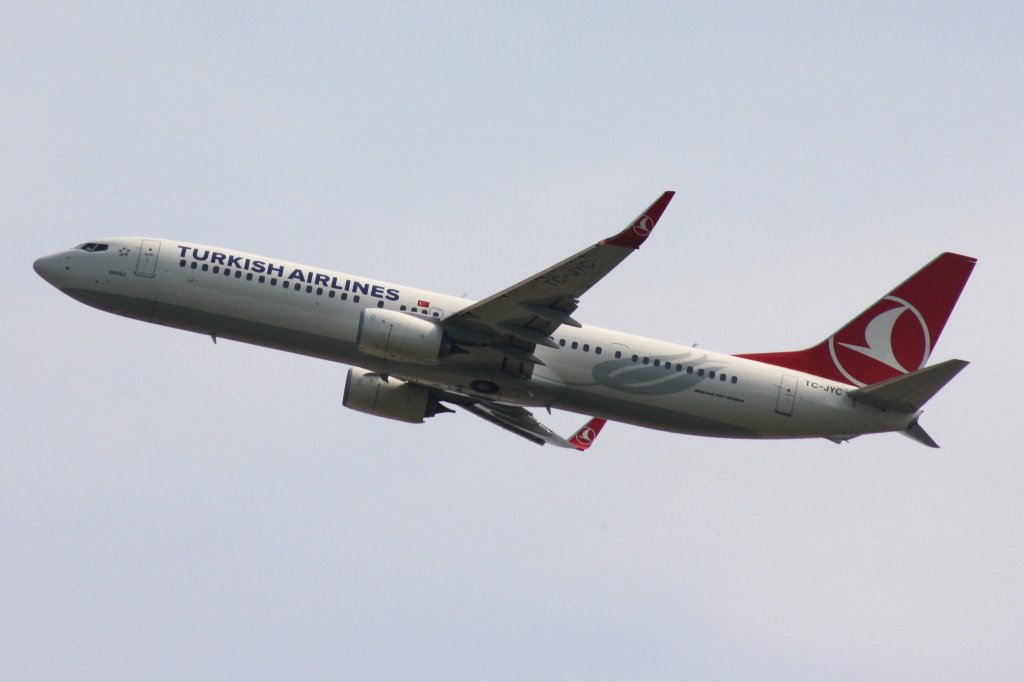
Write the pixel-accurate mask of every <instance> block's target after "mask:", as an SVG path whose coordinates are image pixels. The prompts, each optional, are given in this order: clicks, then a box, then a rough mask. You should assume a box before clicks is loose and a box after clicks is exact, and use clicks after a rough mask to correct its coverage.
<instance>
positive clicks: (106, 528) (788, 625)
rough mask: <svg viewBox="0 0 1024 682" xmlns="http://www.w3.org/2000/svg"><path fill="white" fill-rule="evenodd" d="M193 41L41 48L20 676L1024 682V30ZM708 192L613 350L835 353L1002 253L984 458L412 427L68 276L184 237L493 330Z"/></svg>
mask: <svg viewBox="0 0 1024 682" xmlns="http://www.w3.org/2000/svg"><path fill="white" fill-rule="evenodd" d="M151 4H152V3H46V2H31V3H28V2H24V3H8V4H7V6H5V7H4V9H3V12H2V20H0V102H2V104H3V105H2V106H0V159H2V163H0V216H2V222H0V224H2V226H3V227H2V229H3V234H4V246H5V248H4V254H5V257H4V262H5V267H4V268H2V269H0V285H2V290H3V292H4V295H3V296H2V297H0V306H2V313H3V318H4V320H5V325H4V328H5V331H4V332H3V335H2V337H0V339H2V351H3V352H2V353H0V362H2V363H3V385H4V390H3V392H2V394H0V401H2V403H0V442H2V444H3V445H2V447H0V547H2V549H0V670H3V671H4V672H3V674H2V676H3V677H4V678H6V679H19V680H67V679H76V680H105V681H106V680H139V679H154V680H178V679H188V680H206V679H247V680H248V679H379V680H403V681H404V680H445V681H451V680H473V681H476V680H492V679H493V680H503V679H504V680H626V679H645V680H681V679H722V680H735V679H776V680H822V679H829V680H862V679H871V680H879V679H893V680H907V679H920V680H935V679H964V680H967V679H970V680H976V679H987V680H1019V679H1021V678H1022V677H1024V651H1022V650H1021V624H1022V622H1024V587H1022V581H1021V575H1022V574H1024V520H1022V519H1024V514H1022V512H1024V502H1022V499H1024V497H1022V494H1024V455H1022V454H1021V451H1022V447H1021V431H1020V427H1019V424H1018V423H1017V420H1018V419H1019V418H1020V403H1021V400H1020V396H1019V392H1020V390H1021V385H1022V380H1024V372H1022V363H1021V361H1020V338H1021V336H1022V333H1024V323H1022V315H1021V311H1022V304H1021V291H1022V286H1021V281H1022V280H1021V274H1020V263H1021V256H1020V254H1021V248H1022V246H1024V244H1022V241H1024V239H1022V237H1021V227H1022V224H1021V223H1022V220H1021V216H1022V208H1024V199H1022V197H1024V192H1022V181H1024V144H1022V143H1024V133H1022V120H1024V48H1022V47H1021V45H1022V43H1021V36H1024V9H1022V5H1021V4H1020V3H1019V2H1005V3H999V2H974V3H963V2H957V3H946V2H902V3H892V2H878V3H826V4H825V5H826V6H822V3H801V2H784V3H772V4H771V5H772V6H771V7H770V8H767V7H764V6H763V4H762V3H757V4H751V6H743V5H742V4H740V5H735V4H727V3H681V2H665V3H648V2H634V3H629V7H628V8H626V5H625V4H623V3H604V4H602V3H593V2H565V3H555V5H556V6H552V3H550V2H517V3H508V6H507V7H486V6H482V5H481V4H480V3H477V2H465V3H410V4H408V5H404V4H395V3H366V2H361V3H347V2H322V3H282V4H281V5H279V6H275V5H268V4H262V3H234V2H232V3H221V4H218V5H215V6H213V5H211V4H210V3H169V4H168V6H167V7H166V8H164V9H158V8H152V7H150V6H149V5H151ZM666 189H674V190H677V192H678V194H677V196H676V199H675V201H674V202H673V204H672V205H671V206H670V207H669V209H668V211H667V212H666V214H665V216H664V218H663V219H662V222H661V223H660V224H659V225H658V229H657V230H656V231H655V233H654V234H653V236H652V238H651V239H650V240H649V241H648V242H647V244H646V245H645V246H644V248H643V249H641V250H640V251H639V252H638V253H637V254H635V255H634V256H633V257H631V258H630V259H629V260H628V261H627V262H626V263H624V264H623V265H622V267H620V268H619V269H617V270H616V271H615V272H614V273H612V275H610V276H609V277H608V278H606V279H605V280H604V281H602V282H601V283H600V284H599V285H598V286H597V287H595V288H594V289H593V290H592V291H591V292H590V293H589V294H588V295H587V296H586V297H585V299H584V300H583V303H582V305H581V308H580V310H579V313H578V317H579V318H580V319H581V320H583V321H585V322H589V323H593V324H598V325H601V326H606V327H611V328H616V329H623V330H627V331H629V332H632V333H636V334H641V335H646V336H652V337H657V338H665V339H671V340H674V341H678V342H681V343H694V342H697V343H700V344H701V345H702V346H704V347H708V348H713V349H716V350H722V351H727V352H754V351H773V350H786V349H795V348H799V347H803V346H806V345H810V344H812V343H815V342H817V341H818V340H820V339H821V338H824V337H825V336H826V335H828V334H829V333H830V332H832V331H833V330H834V329H835V328H837V327H838V326H839V325H841V324H842V323H843V322H845V321H846V320H847V319H849V318H850V317H852V316H853V315H854V314H855V313H857V312H859V311H860V310H861V309H863V308H864V307H866V306H867V305H868V304H870V303H871V302H872V301H874V300H875V299H877V298H878V297H879V296H881V295H882V294H884V293H885V292H887V291H888V290H889V289H890V288H891V287H892V286H893V285H895V284H897V283H898V282H900V281H901V280H902V279H903V278H905V277H906V276H907V275H909V274H910V273H912V272H913V271H914V270H916V269H917V268H918V267H920V266H921V265H923V264H924V263H925V262H927V261H928V260H930V259H931V258H933V257H934V256H935V255H936V254H938V253H940V252H942V251H947V250H948V251H956V252H960V253H965V254H968V255H971V256H975V257H977V258H978V259H979V264H978V267H977V268H976V270H975V273H974V276H973V277H972V279H971V281H970V282H969V283H968V285H967V288H966V290H965V292H964V295H963V297H962V298H961V301H960V304H959V306H958V307H957V309H956V310H955V312H954V314H953V316H952V318H951V320H950V322H949V324H948V326H947V328H946V331H945V334H944V335H943V338H942V340H941V342H940V343H939V344H938V346H937V348H936V350H935V352H934V354H933V356H932V357H933V360H943V359H948V358H953V357H956V358H964V359H967V360H971V361H972V365H971V366H970V367H969V368H968V369H967V370H966V371H964V372H963V373H962V374H961V375H960V376H959V377H957V378H956V380H955V381H953V382H952V383H951V384H950V385H949V386H948V387H947V388H946V389H944V390H943V391H942V392H941V393H940V394H939V395H938V397H937V398H935V399H934V401H933V402H932V403H930V404H929V405H928V409H927V414H926V415H925V417H924V418H923V420H922V424H923V425H924V426H925V427H926V428H927V430H928V431H929V433H931V435H932V436H933V437H934V438H935V439H936V440H937V441H938V442H939V443H940V444H941V445H942V449H941V450H938V451H933V450H930V449H927V448H925V447H922V446H921V445H919V444H917V443H914V442H912V441H911V440H909V439H907V438H904V437H902V436H900V435H896V434H889V435H881V436H871V437H864V438H860V439H857V440H854V441H853V442H852V443H850V444H846V445H842V446H836V445H834V444H832V443H830V442H827V441H824V440H822V441H804V442H746V441H729V440H715V439H704V438H696V437H687V436H679V435H671V434H665V433H660V432H656V431H648V430H643V429H639V428H635V427H631V426H626V425H622V424H615V423H610V424H609V425H608V426H607V427H606V428H605V430H604V432H603V434H602V436H601V439H600V440H599V441H598V443H597V446H596V447H594V448H593V449H591V450H590V451H589V452H588V453H587V454H586V455H580V454H576V453H571V452H566V451H562V450H558V449H554V448H550V447H545V448H540V447H536V446H534V445H532V444H530V443H528V442H526V441H524V440H521V439H519V438H516V437H514V436H512V435H510V434H508V433H506V432H504V431H502V430H500V429H496V428H494V427H493V426H491V425H489V424H487V423H485V422H483V421H482V420H479V419H476V418H474V417H472V416H471V415H468V414H465V413H460V414H456V415H442V416H440V417H438V418H436V419H433V420H429V421H428V423H426V424H424V425H419V426H411V425H406V424H400V423H397V422H392V421H388V420H384V419H377V418H373V417H370V416H366V415H362V414H359V413H356V412H352V411H349V410H345V409H343V408H342V406H341V394H342V388H343V384H344V377H345V371H346V367H344V366H342V365H334V364H330V363H326V362H322V361H317V360H312V359H308V358H303V357H299V356H293V355H289V354H286V353H281V352H276V351H270V350H265V349H260V348H256V347H250V346H245V345H242V344H237V343H231V342H221V343H220V344H218V345H214V344H212V343H211V342H210V339H209V338H207V337H203V336H200V335H196V334H188V333H185V332H180V331H175V330H169V329H164V328H161V327H157V326H152V325H146V324H142V323H139V322H135V321H131V320H127V319H123V318H119V317H115V316H112V315H108V314H105V313H101V312H99V311H96V310H93V309H91V308H88V307H86V306H83V305H81V304H79V303H77V302H75V301H73V300H71V299H70V298H68V297H66V296H63V295H62V294H60V293H59V292H58V291H56V290H55V289H53V288H52V287H50V286H49V285H48V284H46V283H45V282H44V281H43V280H41V279H40V278H38V277H37V276H36V275H35V274H34V273H33V272H32V261H33V259H35V258H36V257H38V256H40V255H43V254H47V253H51V252H54V251H57V250H60V249H62V248H66V247H70V246H73V245H74V244H77V243H80V242H83V241H87V240H91V239H96V238H98V237H102V236H112V235H148V236H159V237H167V238H172V239H180V240H185V241H192V242H199V243H207V244H217V245H224V246H230V247H234V248H237V249H240V250H246V251H252V252H256V253H262V254H267V255H272V256H275V257H278V258H282V259H290V260H295V261H299V262H305V263H309V264H311V265H318V266H321V267H324V268H331V269H338V270H343V271H346V272H351V273H356V274H362V275H367V276H371V277H375V278H380V279H384V280H388V281H393V282H398V283H401V284H407V285H414V286H422V287H425V288H429V289H432V290H437V291H443V292H447V293H452V294H456V295H462V294H466V295H467V296H469V297H470V298H481V297H484V296H487V295H489V294H491V293H493V292H495V291H498V290H500V289H502V288H504V287H506V286H508V285H510V284H512V283H514V282H516V281H518V280H519V279H521V278H523V277H525V276H527V275H529V274H532V273H534V272H536V271H538V270H540V269H542V268H544V267H546V266H548V265H550V264H552V263H554V262H556V261H558V260H560V259H562V258H563V257H565V256H567V255H569V254H571V253H574V252H575V251H577V250H579V249H580V248H583V247H584V246H586V245H588V244H590V243H592V242H594V241H596V240H597V239H599V238H602V237H605V236H608V235H610V234H613V233H614V232H616V231H617V230H619V229H621V228H622V227H624V226H625V225H626V224H627V222H628V221H629V220H630V219H632V218H633V216H635V215H636V214H637V212H638V211H639V210H640V209H642V208H643V207H644V206H646V205H647V204H648V203H650V202H651V201H652V200H653V199H654V198H655V197H657V196H658V194H659V193H660V192H662V191H663V190H666ZM545 420H546V421H547V422H548V423H550V425H551V426H553V427H554V428H555V429H556V430H559V431H561V432H563V433H565V432H570V431H571V430H572V429H573V428H575V427H576V426H577V425H578V424H579V423H581V422H582V418H581V417H579V416H577V415H566V414H557V413H556V414H555V415H554V416H553V417H550V418H547V417H545Z"/></svg>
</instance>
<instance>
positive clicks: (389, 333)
mask: <svg viewBox="0 0 1024 682" xmlns="http://www.w3.org/2000/svg"><path fill="white" fill-rule="evenodd" d="M356 346H357V347H358V348H359V351H360V352H362V353H367V354H369V355H373V356H375V357H378V358H385V359H386V360H396V361H398V362H414V363H417V364H420V365H430V364H434V363H436V362H438V361H439V360H440V358H442V357H444V356H445V355H448V354H449V353H450V352H451V343H450V342H448V340H447V339H446V338H445V335H444V330H443V329H441V327H440V326H438V325H437V324H436V323H434V322H431V321H430V320H425V319H422V318H419V317H415V316H413V315H408V314H406V313H402V312H399V311H396V310H381V309H380V308H366V309H364V310H363V312H362V314H361V315H360V316H359V333H358V335H357V336H356Z"/></svg>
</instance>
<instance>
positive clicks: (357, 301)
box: [352, 294, 359, 303]
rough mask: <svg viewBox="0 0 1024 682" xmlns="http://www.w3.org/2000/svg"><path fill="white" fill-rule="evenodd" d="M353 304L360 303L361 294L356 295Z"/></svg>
mask: <svg viewBox="0 0 1024 682" xmlns="http://www.w3.org/2000/svg"><path fill="white" fill-rule="evenodd" d="M352 302H353V303H359V294H356V295H355V296H353V297H352Z"/></svg>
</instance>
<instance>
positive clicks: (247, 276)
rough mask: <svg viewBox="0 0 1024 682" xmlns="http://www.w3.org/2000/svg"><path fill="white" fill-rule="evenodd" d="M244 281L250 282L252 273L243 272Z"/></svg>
mask: <svg viewBox="0 0 1024 682" xmlns="http://www.w3.org/2000/svg"><path fill="white" fill-rule="evenodd" d="M245 281H246V282H251V281H252V273H251V272H247V273H245Z"/></svg>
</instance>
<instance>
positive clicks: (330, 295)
mask: <svg viewBox="0 0 1024 682" xmlns="http://www.w3.org/2000/svg"><path fill="white" fill-rule="evenodd" d="M327 298H334V289H331V290H330V291H328V292H327Z"/></svg>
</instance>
